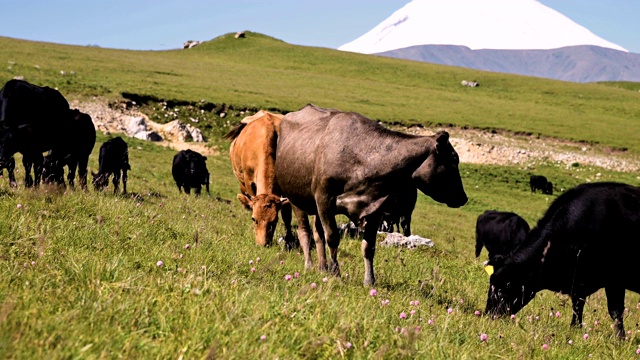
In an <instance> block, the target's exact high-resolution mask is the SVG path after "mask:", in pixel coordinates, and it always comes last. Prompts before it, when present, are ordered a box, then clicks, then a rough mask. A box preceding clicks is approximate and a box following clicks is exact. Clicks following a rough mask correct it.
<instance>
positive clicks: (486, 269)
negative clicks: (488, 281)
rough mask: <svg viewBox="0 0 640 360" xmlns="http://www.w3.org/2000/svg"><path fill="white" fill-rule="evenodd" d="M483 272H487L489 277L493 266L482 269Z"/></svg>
mask: <svg viewBox="0 0 640 360" xmlns="http://www.w3.org/2000/svg"><path fill="white" fill-rule="evenodd" d="M484 271H486V272H487V274H489V276H491V274H493V266H491V265H487V266H485V267H484Z"/></svg>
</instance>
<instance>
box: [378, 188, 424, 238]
mask: <svg viewBox="0 0 640 360" xmlns="http://www.w3.org/2000/svg"><path fill="white" fill-rule="evenodd" d="M406 190H407V191H406V192H404V193H403V194H400V195H398V198H396V199H395V201H394V202H393V203H392V204H391V205H390V208H389V209H387V210H385V211H384V212H383V213H382V218H381V220H380V228H379V230H380V231H384V232H394V230H395V228H397V229H398V232H401V233H402V234H403V235H404V236H410V235H411V214H412V213H413V209H414V208H415V207H416V201H417V200H418V189H414V188H411V187H408V188H407V189H406ZM401 229H402V231H400V230H401Z"/></svg>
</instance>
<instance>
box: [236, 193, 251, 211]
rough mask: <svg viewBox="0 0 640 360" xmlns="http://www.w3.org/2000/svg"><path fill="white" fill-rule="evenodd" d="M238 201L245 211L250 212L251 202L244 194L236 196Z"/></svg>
mask: <svg viewBox="0 0 640 360" xmlns="http://www.w3.org/2000/svg"><path fill="white" fill-rule="evenodd" d="M238 200H240V202H241V203H242V205H244V207H245V208H246V209H247V210H251V209H252V207H253V200H252V199H251V198H250V197H248V196H247V195H245V194H238Z"/></svg>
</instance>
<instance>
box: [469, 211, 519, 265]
mask: <svg viewBox="0 0 640 360" xmlns="http://www.w3.org/2000/svg"><path fill="white" fill-rule="evenodd" d="M529 230H530V228H529V224H528V223H527V221H526V220H525V219H523V218H522V217H521V216H519V215H518V214H515V213H512V212H505V211H496V210H487V211H485V212H484V213H482V214H480V216H478V219H477V220H476V258H477V257H479V256H480V252H482V247H485V248H487V252H488V253H489V259H494V258H496V257H497V256H507V255H509V254H511V252H512V251H513V250H515V249H516V248H517V247H518V246H520V244H522V243H523V242H524V241H525V239H526V237H527V234H528V233H529Z"/></svg>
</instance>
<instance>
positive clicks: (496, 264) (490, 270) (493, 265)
mask: <svg viewBox="0 0 640 360" xmlns="http://www.w3.org/2000/svg"><path fill="white" fill-rule="evenodd" d="M506 261H507V258H506V257H505V256H503V255H495V256H493V257H492V258H491V259H490V260H489V261H487V264H486V265H485V266H484V271H485V272H486V273H487V274H489V276H492V275H493V274H495V273H498V272H500V270H501V269H502V268H503V267H504V265H505V262H506Z"/></svg>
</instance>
